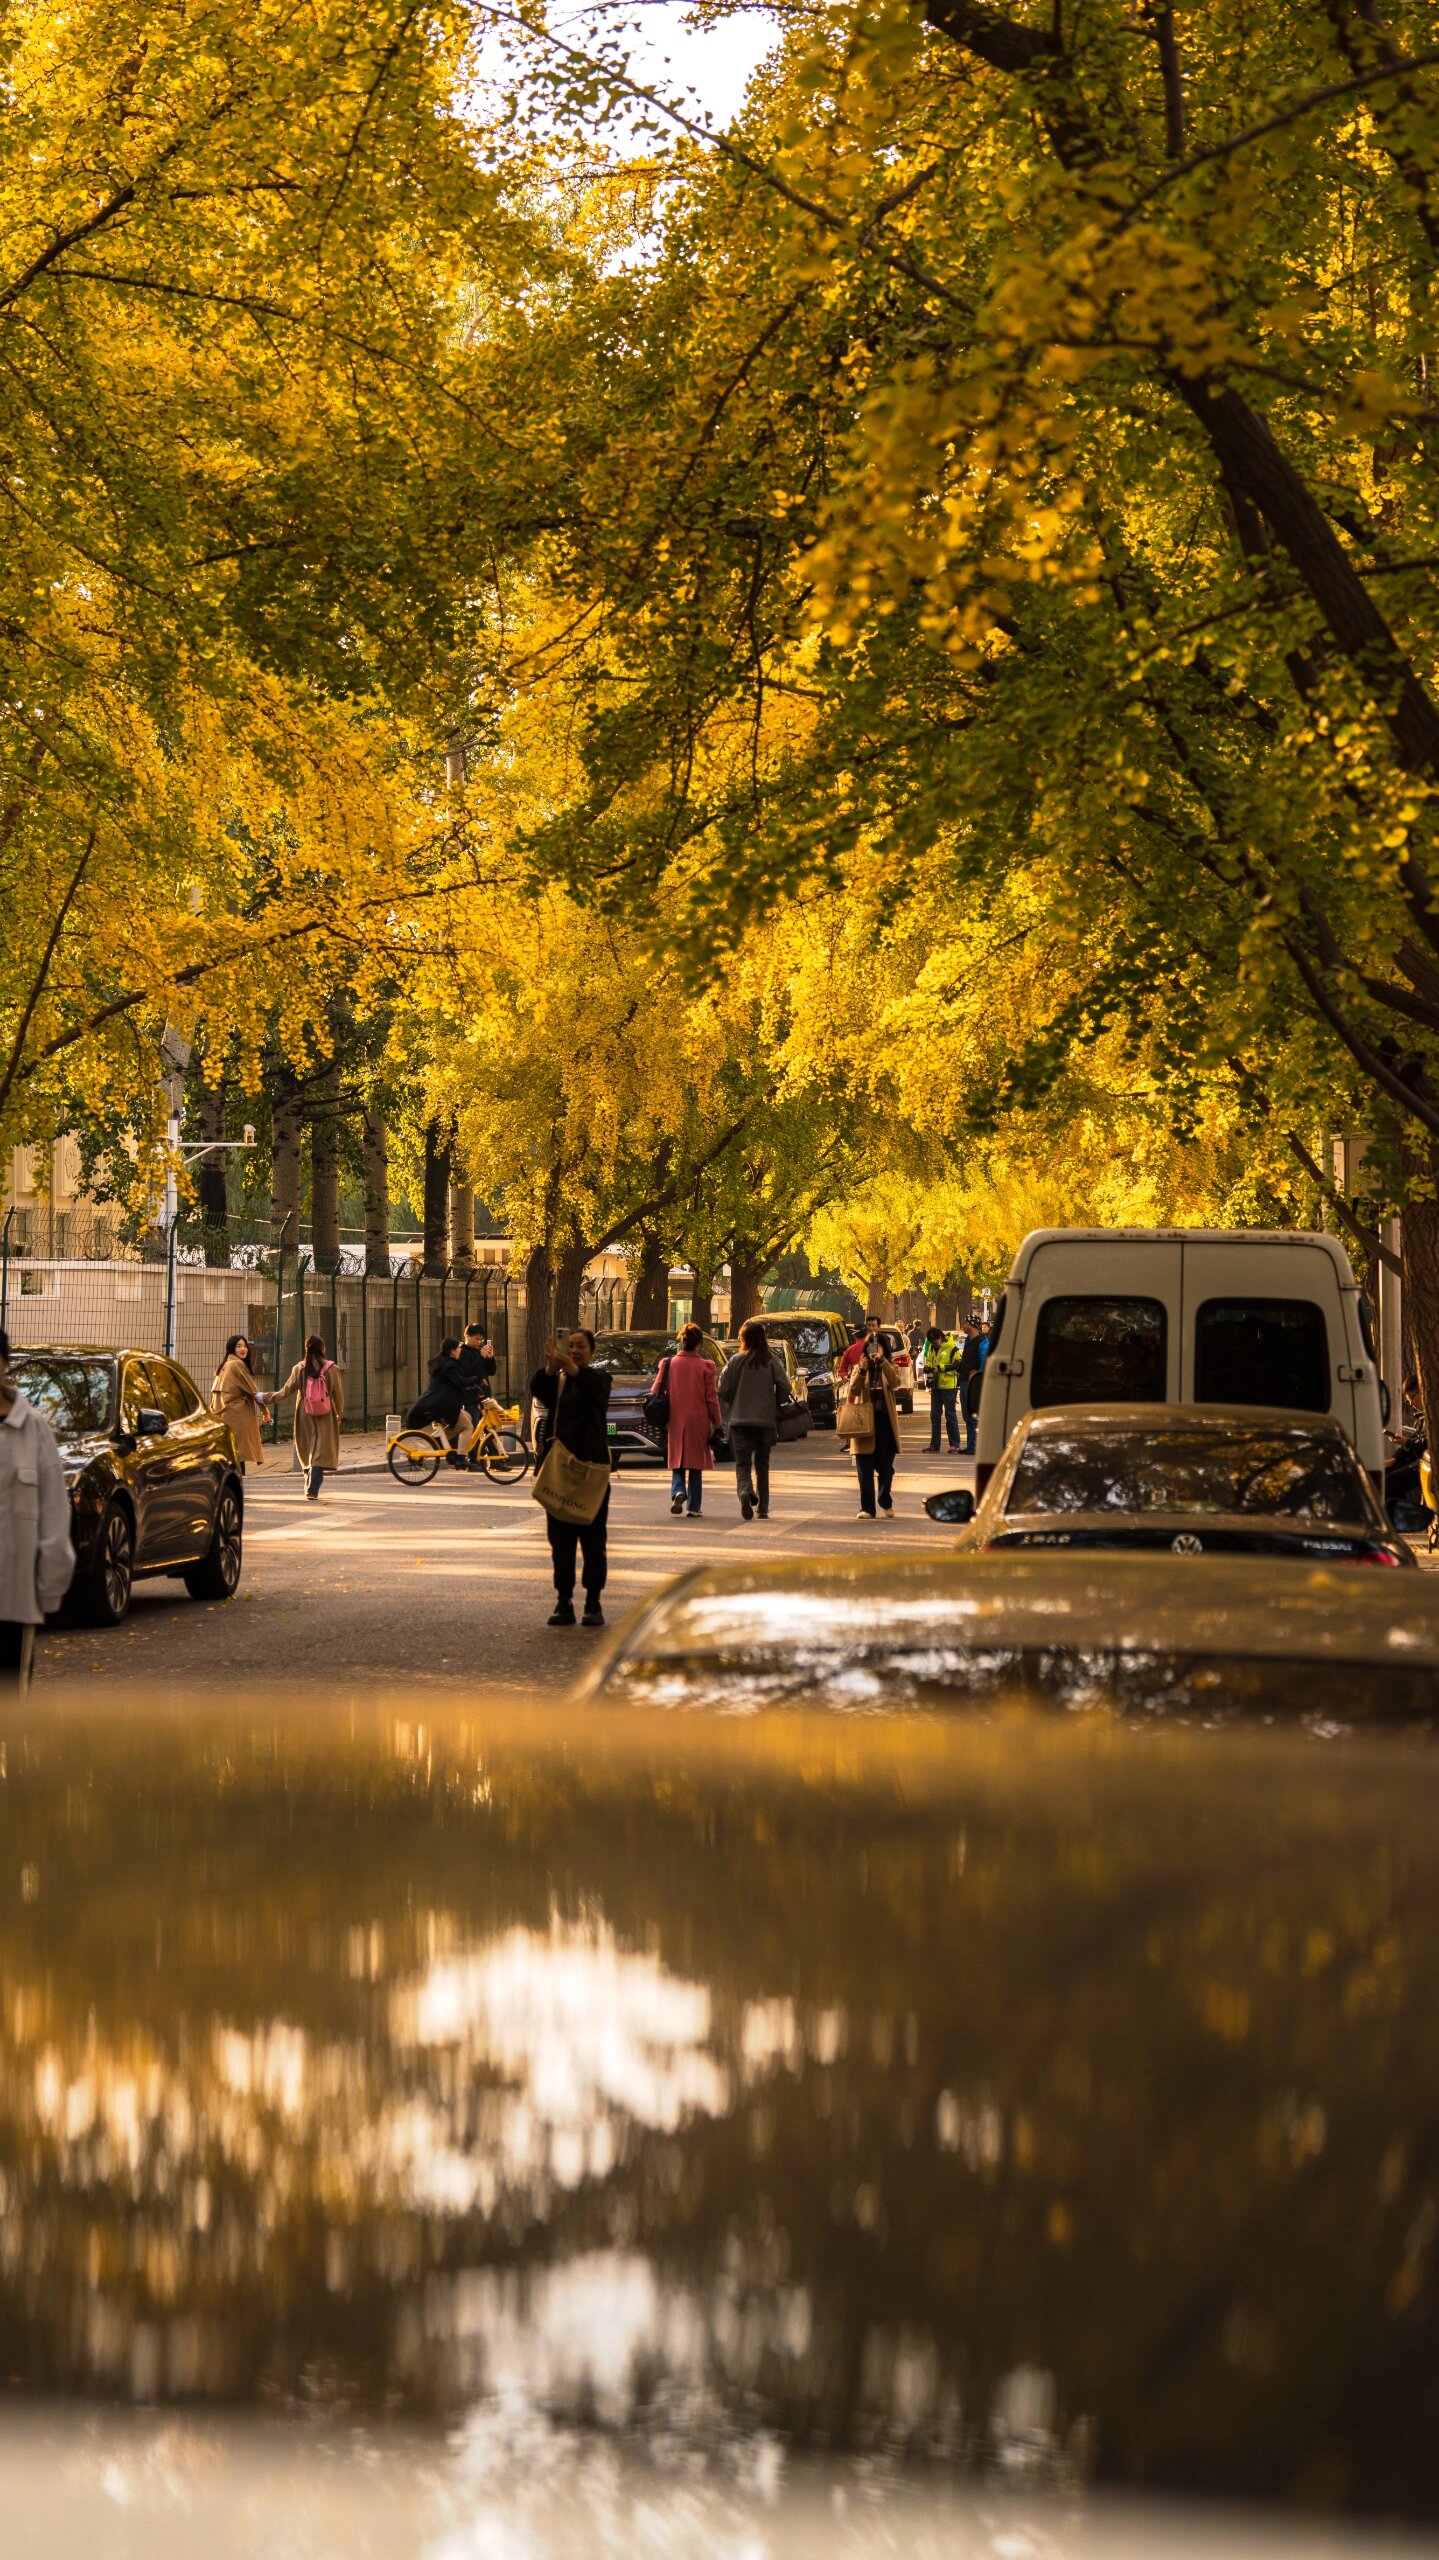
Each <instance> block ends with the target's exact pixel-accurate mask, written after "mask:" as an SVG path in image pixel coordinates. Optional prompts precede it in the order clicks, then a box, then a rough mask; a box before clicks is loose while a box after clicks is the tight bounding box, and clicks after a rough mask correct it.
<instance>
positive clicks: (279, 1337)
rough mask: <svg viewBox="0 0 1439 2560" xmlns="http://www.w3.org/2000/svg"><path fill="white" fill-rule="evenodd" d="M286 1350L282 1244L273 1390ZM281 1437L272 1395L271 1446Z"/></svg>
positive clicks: (278, 1254) (278, 1263)
mask: <svg viewBox="0 0 1439 2560" xmlns="http://www.w3.org/2000/svg"><path fill="white" fill-rule="evenodd" d="M284 1350H285V1248H284V1246H283V1244H281V1245H280V1246H278V1247H277V1249H276V1253H275V1374H274V1377H273V1378H272V1379H271V1381H270V1385H271V1388H272V1390H273V1389H274V1388H275V1387H278V1385H279V1383H280V1371H281V1369H282V1368H283V1367H284ZM279 1437H280V1417H279V1414H278V1413H277V1412H276V1410H275V1405H274V1402H273V1397H272V1401H271V1404H270V1446H271V1448H273V1447H274V1445H275V1442H276V1441H277V1440H278V1439H279Z"/></svg>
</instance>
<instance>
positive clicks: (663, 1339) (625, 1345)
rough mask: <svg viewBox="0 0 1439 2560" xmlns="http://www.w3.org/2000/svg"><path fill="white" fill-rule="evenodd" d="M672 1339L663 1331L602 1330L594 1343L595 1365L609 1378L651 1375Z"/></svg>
mask: <svg viewBox="0 0 1439 2560" xmlns="http://www.w3.org/2000/svg"><path fill="white" fill-rule="evenodd" d="M674 1348H675V1345H674V1343H673V1342H672V1341H671V1340H670V1337H669V1335H668V1334H667V1333H602V1334H601V1335H600V1336H599V1338H598V1340H597V1341H596V1343H595V1361H594V1365H595V1367H596V1368H597V1369H608V1371H609V1373H610V1376H611V1377H612V1378H652V1377H653V1376H654V1373H655V1371H656V1369H657V1368H658V1367H659V1364H660V1362H661V1361H662V1360H663V1359H664V1358H665V1357H666V1355H667V1353H669V1352H671V1351H673V1350H674Z"/></svg>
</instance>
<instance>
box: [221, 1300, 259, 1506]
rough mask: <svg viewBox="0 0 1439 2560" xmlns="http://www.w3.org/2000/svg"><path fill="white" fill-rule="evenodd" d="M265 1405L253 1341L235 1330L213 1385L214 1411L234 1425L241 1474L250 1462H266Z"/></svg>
mask: <svg viewBox="0 0 1439 2560" xmlns="http://www.w3.org/2000/svg"><path fill="white" fill-rule="evenodd" d="M264 1409H265V1399H264V1397H263V1395H262V1394H261V1392H260V1389H259V1388H258V1387H257V1386H256V1384H255V1375H254V1371H253V1370H252V1369H251V1367H250V1345H249V1343H248V1342H247V1341H246V1339H245V1336H244V1334H243V1333H232V1334H231V1336H230V1339H229V1341H228V1342H227V1343H226V1345H225V1356H224V1359H223V1360H222V1361H221V1363H220V1366H219V1368H218V1370H217V1371H216V1374H215V1383H214V1385H213V1387H212V1388H211V1389H210V1411H211V1412H212V1413H217V1414H218V1415H219V1417H220V1420H221V1421H222V1422H228V1424H229V1426H230V1437H231V1439H232V1440H233V1441H234V1443H235V1455H236V1456H237V1458H238V1459H239V1461H240V1473H241V1475H243V1474H244V1472H245V1469H246V1467H247V1465H248V1466H252V1467H262V1466H263V1465H264V1463H265V1456H264V1451H263V1450H262V1449H261V1447H260V1417H261V1415H262V1413H263V1412H264Z"/></svg>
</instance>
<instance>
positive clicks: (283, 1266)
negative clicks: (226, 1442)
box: [0, 1219, 593, 1430]
mask: <svg viewBox="0 0 1439 2560" xmlns="http://www.w3.org/2000/svg"><path fill="white" fill-rule="evenodd" d="M107 1241H108V1242H109V1243H110V1245H111V1246H112V1248H113V1244H114V1241H115V1240H114V1238H113V1236H110V1237H109V1238H108V1239H107ZM591 1321H593V1319H591ZM467 1324H478V1325H480V1326H482V1327H483V1329H484V1331H485V1332H486V1333H487V1334H488V1335H489V1337H490V1339H491V1340H492V1342H493V1343H494V1347H495V1356H496V1360H497V1363H498V1366H497V1370H496V1384H497V1386H498V1387H499V1390H500V1393H501V1394H502V1396H503V1397H504V1399H505V1401H506V1402H508V1403H513V1401H514V1399H515V1397H516V1395H517V1394H519V1393H520V1392H522V1390H523V1387H524V1384H525V1379H524V1374H523V1372H524V1347H525V1286H524V1282H523V1281H522V1280H520V1279H517V1278H512V1277H511V1275H510V1273H509V1272H508V1271H507V1270H506V1269H505V1268H504V1267H503V1266H502V1265H496V1264H483V1265H480V1264H474V1263H456V1264H452V1265H451V1266H450V1267H449V1268H448V1269H446V1270H443V1271H435V1270H431V1271H425V1270H424V1269H422V1268H421V1267H420V1266H419V1265H418V1264H413V1265H407V1266H406V1267H405V1268H404V1269H402V1270H401V1269H396V1270H394V1271H391V1272H389V1273H384V1272H381V1273H372V1274H365V1273H361V1272H357V1271H351V1270H338V1271H320V1270H318V1269H317V1268H316V1267H315V1263H314V1260H313V1257H312V1256H311V1254H310V1252H309V1249H308V1248H307V1247H304V1246H302V1247H300V1248H299V1249H298V1250H295V1249H285V1250H282V1249H281V1248H280V1247H278V1246H275V1245H272V1244H268V1243H265V1244H260V1243H244V1242H241V1243H237V1242H236V1241H235V1239H234V1237H233V1235H227V1237H226V1240H225V1257H224V1259H223V1260H222V1259H221V1258H220V1255H219V1253H218V1252H217V1251H216V1252H212V1253H211V1254H210V1255H208V1256H207V1254H206V1251H205V1250H204V1247H203V1245H202V1244H201V1243H199V1242H197V1241H187V1240H186V1239H185V1237H184V1236H183V1234H182V1235H178V1236H177V1235H174V1234H172V1235H170V1236H168V1237H167V1236H163V1235H153V1236H149V1237H145V1238H142V1239H140V1240H139V1241H138V1242H137V1243H136V1244H134V1245H132V1246H131V1247H129V1248H128V1249H127V1250H123V1251H120V1252H115V1251H114V1250H113V1249H112V1250H110V1251H109V1252H107V1253H106V1255H105V1256H104V1257H103V1258H100V1257H91V1256H88V1255H85V1254H71V1255H66V1256H63V1257H58V1256H57V1257H53V1258H51V1257H43V1256H40V1255H37V1254H35V1253H33V1252H30V1251H17V1250H16V1248H15V1246H14V1243H13V1240H12V1234H11V1222H10V1220H9V1219H5V1220H0V1330H4V1331H5V1332H7V1333H8V1334H9V1335H10V1338H11V1341H12V1342H13V1343H14V1344H15V1346H16V1348H17V1349H18V1348H19V1347H20V1346H21V1345H26V1346H30V1347H36V1346H38V1345H40V1344H42V1343H55V1344H64V1345H67V1346H69V1345H77V1346H78V1345H86V1346H88V1347H90V1348H92V1349H96V1350H117V1349H133V1350H136V1351H158V1352H162V1353H168V1354H169V1355H170V1356H171V1357H172V1358H174V1359H176V1360H178V1361H179V1363H180V1365H181V1367H182V1368H184V1369H187V1370H188V1371H189V1372H190V1375H191V1376H192V1377H193V1378H194V1380H195V1382H196V1384H197V1385H198V1386H199V1388H200V1390H201V1392H202V1394H205V1393H208V1391H209V1386H210V1381H211V1379H212V1377H213V1376H214V1374H215V1370H216V1367H217V1365H218V1363H219V1359H220V1355H221V1353H222V1352H223V1350H224V1347H225V1344H226V1343H227V1341H228V1340H229V1339H230V1337H231V1335H233V1334H244V1335H246V1336H247V1337H248V1339H249V1342H250V1346H251V1357H252V1360H253V1363H254V1369H255V1375H256V1377H257V1379H258V1380H259V1382H260V1384H261V1385H262V1386H266V1387H274V1386H276V1385H278V1383H279V1381H280V1380H281V1379H282V1378H284V1377H286V1376H288V1374H289V1371H290V1370H291V1368H292V1367H293V1366H294V1364H295V1363H296V1361H298V1360H299V1359H300V1357H301V1355H302V1353H303V1351H304V1346H305V1337H306V1335H307V1334H310V1333H319V1334H322V1335H323V1336H324V1339H325V1343H326V1346H327V1348H328V1350H329V1352H330V1356H331V1358H332V1359H334V1360H335V1361H336V1363H337V1364H338V1366H339V1369H340V1373H341V1376H342V1379H343V1381H344V1394H345V1419H346V1422H347V1424H348V1426H349V1427H350V1428H351V1429H352V1430H371V1429H379V1428H380V1427H381V1426H382V1425H383V1423H384V1421H385V1417H386V1415H387V1414H391V1413H403V1412H404V1411H405V1409H406V1407H407V1406H408V1405H409V1404H410V1403H412V1402H413V1400H414V1398H415V1397H416V1396H417V1395H418V1394H419V1393H420V1392H421V1390H422V1388H423V1387H424V1385H425V1382H426V1378H427V1376H428V1372H429V1365H430V1361H431V1360H432V1358H433V1357H434V1355H435V1353H436V1352H437V1351H438V1349H439V1347H440V1344H441V1342H442V1341H443V1340H444V1338H445V1336H446V1335H447V1334H458V1333H462V1332H463V1331H464V1328H465V1326H466V1325H467ZM272 1428H273V1429H276V1430H278V1428H279V1425H278V1423H277V1424H275V1425H274V1426H272Z"/></svg>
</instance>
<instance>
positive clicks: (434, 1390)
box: [405, 1333, 470, 1467]
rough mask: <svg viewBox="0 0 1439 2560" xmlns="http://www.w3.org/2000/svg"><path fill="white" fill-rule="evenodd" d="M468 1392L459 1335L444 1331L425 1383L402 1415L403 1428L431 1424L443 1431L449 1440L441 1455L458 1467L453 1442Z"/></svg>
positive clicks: (418, 1428) (423, 1426)
mask: <svg viewBox="0 0 1439 2560" xmlns="http://www.w3.org/2000/svg"><path fill="white" fill-rule="evenodd" d="M469 1392H470V1386H469V1381H468V1380H467V1379H466V1376H465V1373H464V1370H463V1369H462V1368H461V1366H460V1337H459V1335H458V1334H457V1333H447V1334H446V1336H445V1338H444V1341H443V1342H442V1343H441V1344H440V1347H439V1350H438V1351H437V1352H436V1353H435V1356H434V1358H433V1360H432V1361H431V1362H430V1377H429V1384H428V1386H427V1387H426V1388H425V1390H424V1392H423V1394H421V1395H418V1396H416V1398H415V1401H414V1403H413V1404H412V1405H411V1407H410V1410H409V1412H408V1413H407V1414H406V1416H405V1429H406V1430H407V1431H409V1430H417V1431H418V1430H422V1429H424V1428H426V1427H427V1426H428V1425H430V1424H432V1423H433V1424H437V1425H438V1426H439V1428H440V1430H441V1431H443V1432H444V1433H445V1434H446V1436H447V1438H448V1439H449V1442H450V1447H449V1449H448V1451H447V1452H446V1456H445V1464H446V1466H447V1467H462V1466H463V1465H464V1463H465V1462H464V1459H463V1458H462V1457H461V1456H460V1453H459V1451H458V1449H457V1448H456V1447H455V1445H454V1443H455V1434H456V1432H457V1431H458V1429H459V1426H460V1416H461V1414H462V1413H463V1412H464V1409H465V1398H466V1396H467V1395H468V1394H469Z"/></svg>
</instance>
